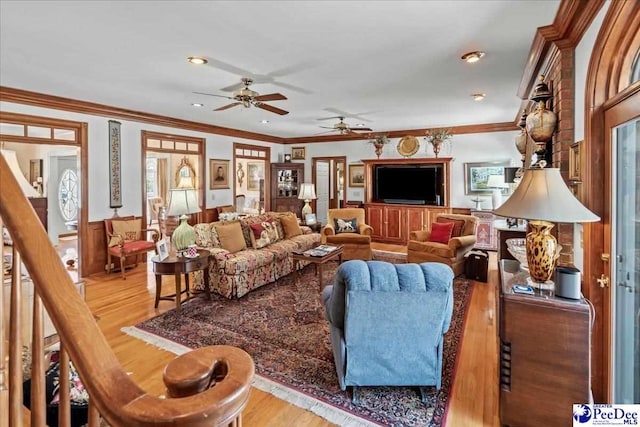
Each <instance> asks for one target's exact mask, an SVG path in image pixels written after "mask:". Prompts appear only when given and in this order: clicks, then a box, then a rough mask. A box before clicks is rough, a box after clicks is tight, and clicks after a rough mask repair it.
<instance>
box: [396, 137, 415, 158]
mask: <svg viewBox="0 0 640 427" xmlns="http://www.w3.org/2000/svg"><path fill="white" fill-rule="evenodd" d="M418 148H420V142H419V141H418V138H416V137H415V136H411V135H407V136H404V137H402V138H401V139H400V142H398V153H400V155H401V156H404V157H411V156H413V155H414V154H416V153H417V152H418Z"/></svg>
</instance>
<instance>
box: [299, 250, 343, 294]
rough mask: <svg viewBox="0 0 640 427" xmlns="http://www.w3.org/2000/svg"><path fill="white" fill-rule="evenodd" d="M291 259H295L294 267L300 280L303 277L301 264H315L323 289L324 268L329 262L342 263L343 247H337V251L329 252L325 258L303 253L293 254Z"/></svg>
mask: <svg viewBox="0 0 640 427" xmlns="http://www.w3.org/2000/svg"><path fill="white" fill-rule="evenodd" d="M291 257H292V258H293V262H294V265H293V267H294V268H295V269H296V271H297V272H298V277H297V278H298V279H299V278H300V276H301V275H302V274H301V273H300V263H301V262H303V261H306V262H309V263H313V264H315V268H316V276H318V275H319V276H320V278H319V282H320V289H322V278H323V276H322V266H323V265H325V264H326V263H328V262H329V261H338V265H340V264H341V263H342V245H340V246H337V249H334V250H333V251H331V252H329V253H328V254H326V255H325V256H310V255H305V254H304V253H303V252H292V254H291Z"/></svg>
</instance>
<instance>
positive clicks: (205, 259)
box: [151, 249, 211, 313]
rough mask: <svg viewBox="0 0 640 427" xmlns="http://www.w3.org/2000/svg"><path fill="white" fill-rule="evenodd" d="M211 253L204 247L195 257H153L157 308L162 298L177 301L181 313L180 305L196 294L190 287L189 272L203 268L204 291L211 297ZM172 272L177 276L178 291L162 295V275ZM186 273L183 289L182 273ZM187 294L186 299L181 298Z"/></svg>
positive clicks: (178, 310)
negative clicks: (161, 258) (183, 287)
mask: <svg viewBox="0 0 640 427" xmlns="http://www.w3.org/2000/svg"><path fill="white" fill-rule="evenodd" d="M210 255H211V253H210V252H209V251H207V250H204V249H199V250H198V256H196V257H194V258H187V257H183V256H169V257H168V258H165V259H163V260H162V261H160V259H158V257H157V256H154V257H153V258H151V261H153V272H154V273H155V275H156V301H155V305H154V307H155V308H158V303H159V302H160V300H169V301H173V300H174V298H175V301H176V311H177V312H178V313H180V305H181V304H182V303H183V302H186V301H189V300H190V299H192V298H194V297H195V294H194V293H193V292H191V290H190V289H189V273H192V272H194V271H200V270H202V271H203V272H204V293H205V296H206V298H207V299H211V294H210V291H209V256H210ZM167 274H171V275H173V276H175V281H176V293H175V294H171V295H166V296H163V297H161V296H160V291H161V290H162V276H163V275H167ZM181 274H184V282H185V283H184V284H185V289H184V290H182V283H181V280H180V275H181ZM182 294H187V297H186V298H185V299H184V300H181V298H180V296H181V295H182Z"/></svg>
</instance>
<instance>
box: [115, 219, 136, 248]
mask: <svg viewBox="0 0 640 427" xmlns="http://www.w3.org/2000/svg"><path fill="white" fill-rule="evenodd" d="M111 226H112V227H113V237H112V238H111V241H110V242H109V247H112V246H116V245H118V244H119V243H120V237H118V236H116V234H119V235H120V236H122V237H123V238H124V240H125V241H127V240H140V230H141V229H142V219H140V218H138V219H130V220H126V221H111Z"/></svg>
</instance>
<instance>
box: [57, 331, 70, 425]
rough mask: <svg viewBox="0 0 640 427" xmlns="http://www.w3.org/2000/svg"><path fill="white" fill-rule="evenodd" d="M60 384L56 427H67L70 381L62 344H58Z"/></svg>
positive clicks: (65, 353)
mask: <svg viewBox="0 0 640 427" xmlns="http://www.w3.org/2000/svg"><path fill="white" fill-rule="evenodd" d="M58 361H59V364H58V365H59V367H60V371H59V373H60V384H59V388H58V394H59V396H60V399H59V400H58V426H61V427H69V426H70V425H71V397H70V395H69V389H70V385H71V383H70V381H69V353H67V349H66V345H65V343H64V342H62V341H61V342H60V358H59V359H58Z"/></svg>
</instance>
